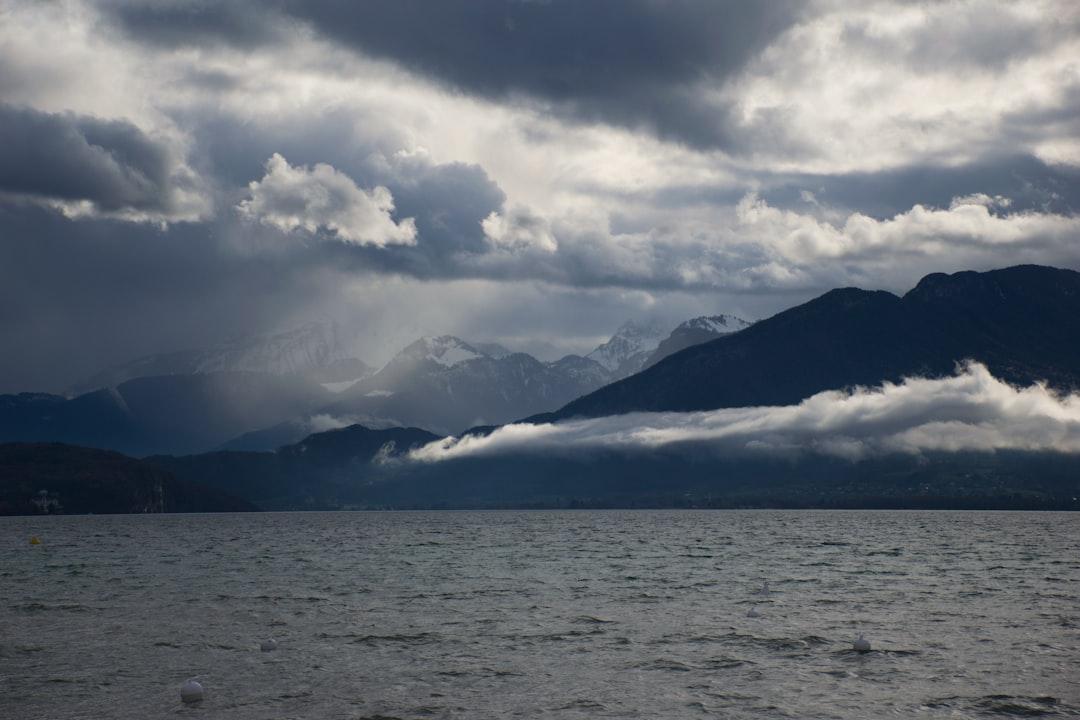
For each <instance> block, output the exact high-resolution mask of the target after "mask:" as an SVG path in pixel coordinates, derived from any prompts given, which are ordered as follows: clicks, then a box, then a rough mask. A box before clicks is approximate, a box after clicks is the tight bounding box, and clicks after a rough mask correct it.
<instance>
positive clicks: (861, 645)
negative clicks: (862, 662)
mask: <svg viewBox="0 0 1080 720" xmlns="http://www.w3.org/2000/svg"><path fill="white" fill-rule="evenodd" d="M852 647H853V648H855V652H861V653H865V652H870V641H869V640H867V639H866V638H864V637H863V636H862V633H859V637H857V638H855V642H854V643H852Z"/></svg>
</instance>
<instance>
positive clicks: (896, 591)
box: [0, 511, 1080, 719]
mask: <svg viewBox="0 0 1080 720" xmlns="http://www.w3.org/2000/svg"><path fill="white" fill-rule="evenodd" d="M32 534H36V535H39V536H41V538H42V540H43V544H42V545H40V546H31V545H30V544H29V542H28V539H29V537H30V535H32ZM0 545H2V548H3V556H2V560H0V622H2V624H0V716H2V717H5V718H20V719H22V718H140V719H141V718H147V717H165V716H173V715H176V716H182V717H189V718H197V717H205V718H217V717H228V718H365V717H367V718H370V717H376V716H388V717H394V718H414V717H418V718H428V717H434V718H440V717H453V718H503V717H529V718H532V717H544V718H559V717H566V718H574V717H641V718H657V717H664V718H698V717H712V716H716V717H733V718H742V717H754V718H757V717H770V718H771V717H795V718H819V717H820V718H867V717H881V716H886V715H895V716H900V717H909V716H915V715H918V716H920V717H926V718H935V717H949V718H965V717H1002V716H1008V715H1010V714H1014V715H1029V716H1030V715H1046V716H1063V717H1065V716H1075V715H1077V714H1080V584H1078V580H1080V515H1077V514H1058V513H1042V514H1028V513H943V512H942V513H933V512H927V513H919V512H765V511H758V512H753V511H750V512H729V511H717V512H709V511H702V512H617V511H611V512H585V511H581V512H573V511H571V512H520V513H519V512H478V513H466V512H453V513H450V512H448V513H327V514H260V515H218V516H214V515H198V516H190V515H189V516H127V517H69V518H6V519H4V518H0ZM766 578H767V579H768V581H769V584H770V587H771V589H772V590H773V592H772V593H771V594H769V595H768V596H765V597H760V596H756V595H754V593H755V591H757V590H758V589H759V588H760V586H761V584H762V580H763V579H766ZM755 603H756V604H757V609H758V611H759V612H760V614H761V617H759V618H750V617H747V611H748V610H749V609H750V607H751V606H752V605H753V604H755ZM857 631H861V632H864V633H865V634H866V636H867V637H868V638H869V639H870V640H871V641H872V642H873V645H874V651H873V652H871V653H868V654H865V655H859V654H856V653H854V652H853V651H852V650H851V649H850V648H851V641H852V638H853V637H854V635H855V633H856V632H857ZM267 638H275V639H277V640H278V641H279V647H278V649H277V650H275V651H272V652H261V651H260V649H259V643H260V641H261V640H264V639H267ZM192 676H194V677H197V678H199V679H200V680H201V681H202V683H203V684H204V685H205V687H206V688H207V698H206V700H205V701H204V702H203V703H202V704H201V705H199V706H195V707H184V706H182V705H181V703H180V702H179V699H178V687H179V685H180V683H181V682H182V681H183V680H184V679H186V678H188V677H192Z"/></svg>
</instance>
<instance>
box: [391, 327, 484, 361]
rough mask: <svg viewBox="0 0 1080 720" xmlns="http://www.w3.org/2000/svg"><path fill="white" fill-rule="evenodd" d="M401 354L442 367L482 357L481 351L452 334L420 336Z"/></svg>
mask: <svg viewBox="0 0 1080 720" xmlns="http://www.w3.org/2000/svg"><path fill="white" fill-rule="evenodd" d="M401 354H402V355H405V356H407V357H409V358H411V359H413V360H430V361H431V362H435V363H438V364H439V365H442V366H444V367H453V366H454V365H457V364H458V363H463V362H466V361H467V360H474V359H476V358H480V357H484V354H483V353H482V352H480V351H479V350H477V349H476V348H474V347H473V346H471V345H469V344H468V343H467V342H465V341H464V340H462V339H461V338H456V337H454V336H453V335H440V336H438V337H422V338H420V339H419V340H417V341H416V342H414V343H413V344H412V345H410V346H409V347H407V348H405V349H404V350H403V351H402V353H401Z"/></svg>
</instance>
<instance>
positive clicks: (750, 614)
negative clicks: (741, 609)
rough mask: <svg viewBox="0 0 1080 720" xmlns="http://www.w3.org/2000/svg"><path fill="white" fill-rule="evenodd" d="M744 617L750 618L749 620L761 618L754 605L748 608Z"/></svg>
mask: <svg viewBox="0 0 1080 720" xmlns="http://www.w3.org/2000/svg"><path fill="white" fill-rule="evenodd" d="M746 617H750V618H756V617H761V613H759V612H758V611H757V607H756V606H754V605H751V606H750V609H749V610H747V611H746Z"/></svg>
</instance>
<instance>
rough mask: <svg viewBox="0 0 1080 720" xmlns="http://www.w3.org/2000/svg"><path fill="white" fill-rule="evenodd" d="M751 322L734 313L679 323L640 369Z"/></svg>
mask: <svg viewBox="0 0 1080 720" xmlns="http://www.w3.org/2000/svg"><path fill="white" fill-rule="evenodd" d="M750 325H752V323H750V322H748V321H746V320H743V319H742V318H740V317H736V316H734V315H703V316H701V317H696V318H691V319H690V320H687V321H685V322H683V323H680V324H679V326H678V327H677V328H675V329H674V330H672V331H671V335H669V336H668V337H667V338H665V339H664V341H663V342H662V343H660V344H659V345H658V346H657V348H656V349H655V350H654V351H653V352H652V353H651V354H650V355H649V357H648V358H646V360H645V362H644V363H642V366H641V368H640V369H641V370H644V369H645V368H648V367H652V366H653V365H655V364H656V363H658V362H660V361H661V360H663V359H664V358H666V357H667V356H668V355H674V354H675V353H677V352H679V351H680V350H685V349H686V348H688V347H693V346H694V345H700V344H701V343H704V342H709V341H710V340H715V339H716V338H718V337H722V336H724V335H730V334H731V333H735V332H738V331H740V330H743V329H745V328H748V327H750Z"/></svg>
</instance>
